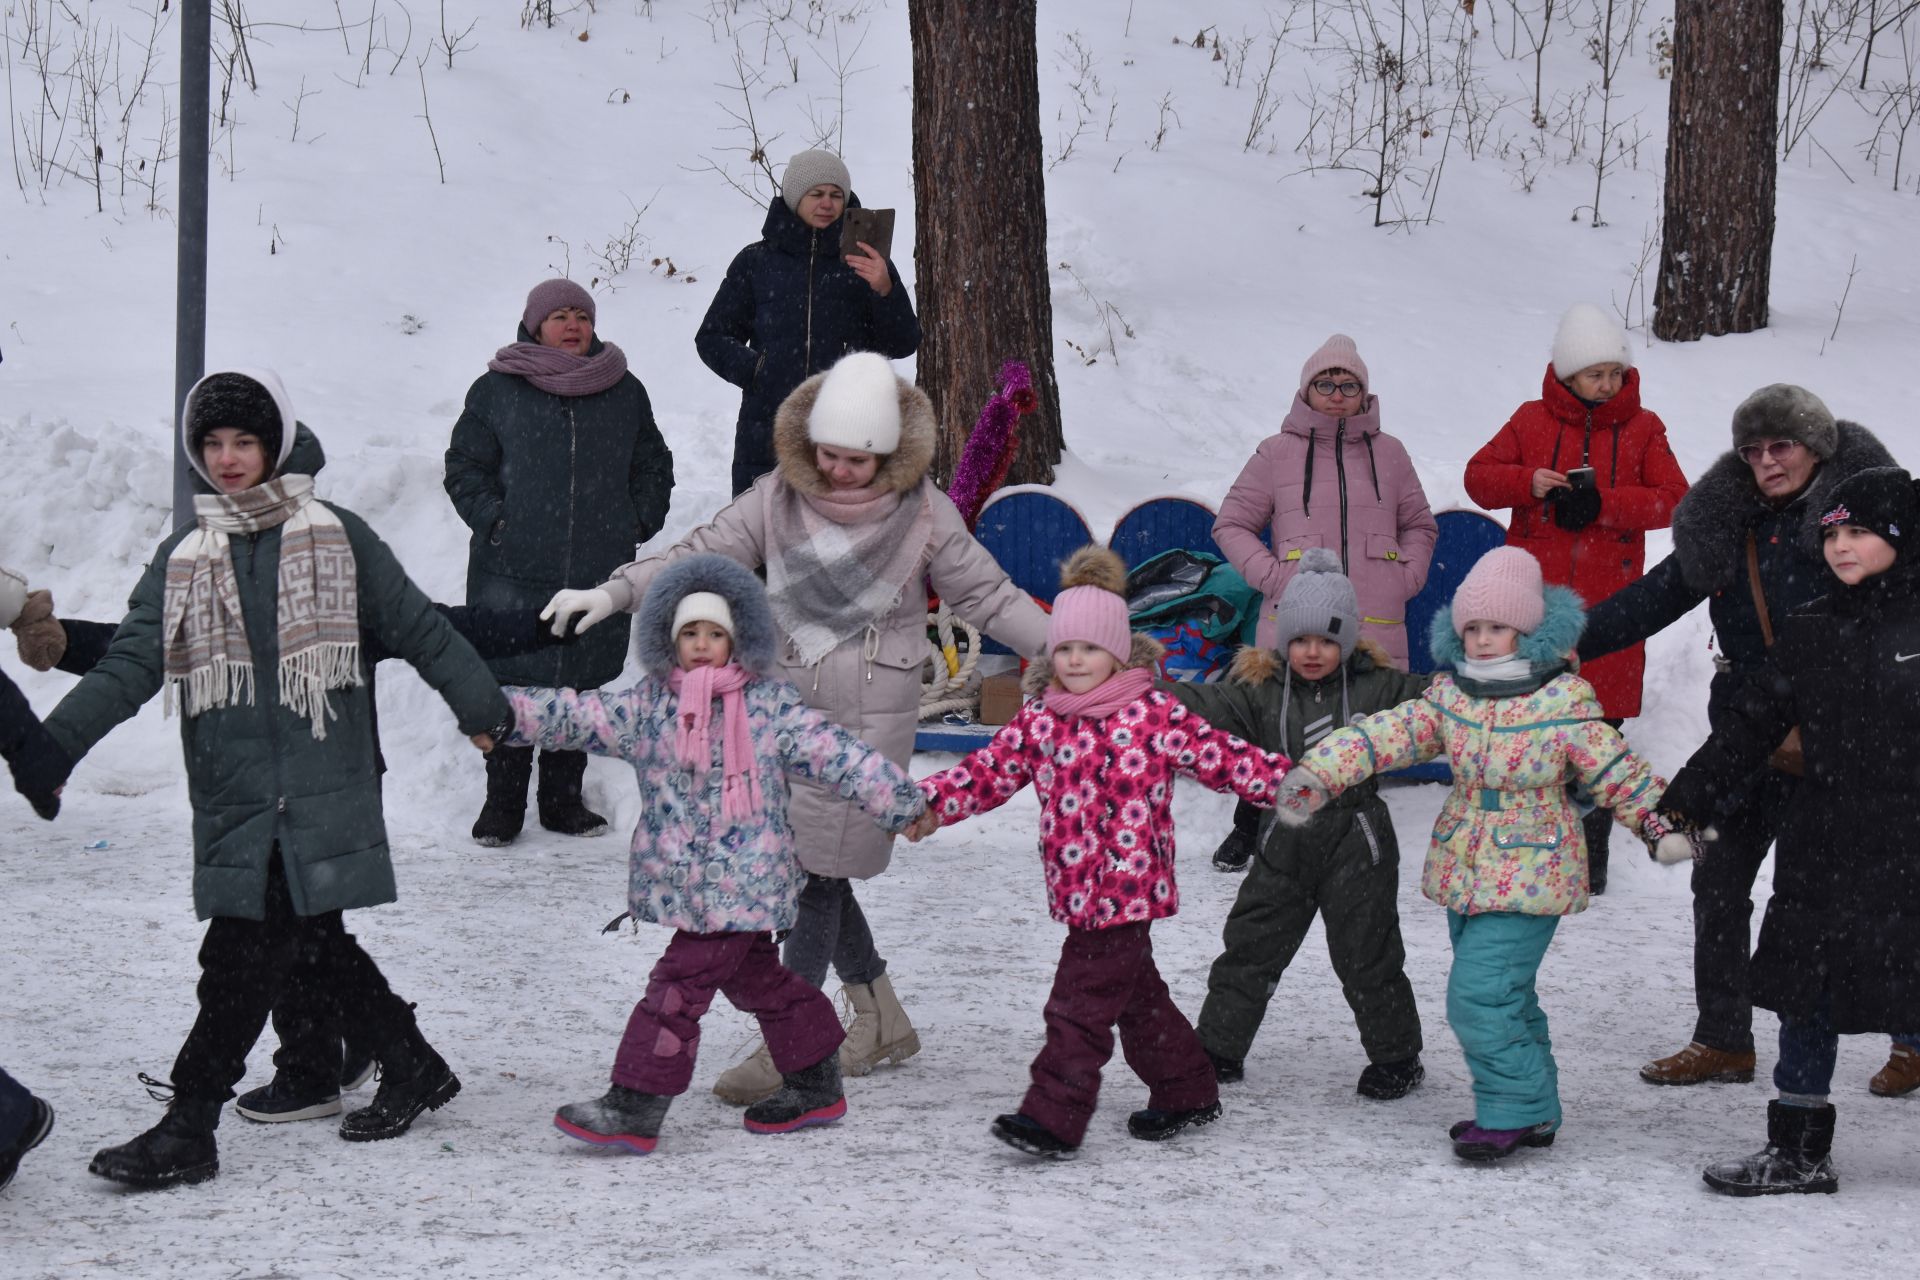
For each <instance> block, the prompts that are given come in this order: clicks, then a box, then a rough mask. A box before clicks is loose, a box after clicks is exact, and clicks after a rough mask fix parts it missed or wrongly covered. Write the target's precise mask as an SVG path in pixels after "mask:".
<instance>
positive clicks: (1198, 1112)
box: [1127, 1102, 1220, 1142]
mask: <svg viewBox="0 0 1920 1280" xmlns="http://www.w3.org/2000/svg"><path fill="white" fill-rule="evenodd" d="M1219 1118H1220V1104H1219V1103H1217V1102H1210V1103H1208V1104H1207V1105H1206V1106H1204V1107H1192V1108H1190V1109H1188V1110H1186V1111H1155V1110H1154V1109H1153V1108H1152V1107H1147V1108H1145V1109H1143V1110H1140V1111H1136V1112H1134V1113H1133V1114H1132V1115H1130V1116H1128V1117H1127V1132H1128V1133H1130V1134H1132V1135H1133V1136H1134V1137H1136V1138H1139V1139H1140V1140H1141V1141H1143V1142H1164V1141H1166V1140H1167V1139H1168V1138H1171V1137H1172V1136H1173V1135H1174V1134H1176V1133H1178V1132H1180V1131H1181V1130H1182V1129H1197V1128H1199V1127H1200V1126H1201V1125H1203V1124H1212V1123H1213V1122H1214V1121H1215V1120H1218V1119H1219Z"/></svg>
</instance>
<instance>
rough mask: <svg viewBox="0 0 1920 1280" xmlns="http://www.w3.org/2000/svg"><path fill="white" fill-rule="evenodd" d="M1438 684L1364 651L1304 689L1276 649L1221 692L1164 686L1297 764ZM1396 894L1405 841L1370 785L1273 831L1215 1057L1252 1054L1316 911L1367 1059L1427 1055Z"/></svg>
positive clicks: (1251, 889)
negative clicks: (1352, 727)
mask: <svg viewBox="0 0 1920 1280" xmlns="http://www.w3.org/2000/svg"><path fill="white" fill-rule="evenodd" d="M1343 679H1344V688H1345V697H1346V704H1345V706H1344V707H1343V706H1342V705H1341V694H1342V686H1343ZM1430 679H1431V677H1429V676H1425V675H1408V674H1407V673H1406V672H1404V671H1398V670H1395V669H1394V668H1393V667H1392V666H1391V665H1390V664H1389V663H1388V661H1387V659H1386V656H1385V654H1384V653H1382V652H1381V651H1380V650H1379V649H1378V648H1376V647H1375V646H1374V645H1373V644H1372V643H1371V642H1369V641H1364V640H1363V641H1361V643H1360V646H1359V647H1358V648H1356V649H1355V650H1354V652H1353V654H1352V656H1350V657H1349V658H1348V659H1347V662H1346V664H1345V670H1344V672H1340V671H1336V672H1334V673H1333V674H1332V675H1329V676H1325V677H1322V678H1321V679H1319V680H1314V681H1308V680H1303V679H1301V678H1300V677H1299V676H1297V675H1295V674H1294V673H1293V672H1292V671H1291V670H1290V669H1289V668H1288V667H1287V665H1286V662H1285V660H1284V658H1282V657H1281V656H1280V655H1279V654H1277V653H1275V652H1273V651H1272V650H1266V649H1252V648H1249V649H1243V650H1242V651H1241V652H1240V654H1239V656H1238V657H1236V658H1235V659H1234V663H1233V669H1232V671H1231V672H1230V673H1229V674H1228V677H1227V679H1225V680H1223V681H1221V682H1220V683H1218V684H1178V683H1169V684H1166V685H1164V686H1163V687H1164V688H1166V689H1167V690H1168V691H1169V692H1170V693H1172V694H1173V695H1174V696H1175V697H1177V698H1179V699H1180V701H1181V702H1183V703H1185V704H1186V705H1187V706H1188V707H1189V708H1190V709H1192V710H1194V711H1197V712H1199V713H1200V714H1201V715H1202V716H1204V717H1206V719H1207V721H1208V722H1209V723H1211V724H1213V725H1214V726H1216V727H1217V728H1221V729H1225V730H1226V731H1227V732H1229V733H1232V734H1236V735H1238V736H1239V737H1242V738H1245V739H1246V740H1247V741H1249V742H1251V743H1253V744H1254V745H1255V746H1258V747H1263V748H1265V749H1266V750H1269V751H1278V752H1282V753H1284V754H1286V755H1287V756H1289V757H1298V756H1299V755H1300V754H1301V753H1302V752H1303V751H1304V750H1305V748H1306V747H1307V746H1308V745H1309V744H1310V743H1311V742H1317V741H1319V740H1320V738H1322V737H1324V736H1325V735H1326V734H1328V733H1330V732H1332V731H1333V730H1335V729H1340V728H1343V727H1345V725H1346V722H1347V719H1348V718H1349V717H1351V716H1355V715H1363V714H1370V713H1372V712H1375V711H1384V710H1386V709H1387V708H1388V707H1393V706H1398V705H1399V704H1400V703H1402V702H1405V701H1406V700H1407V699H1409V698H1415V697H1418V696H1419V695H1420V694H1421V692H1422V691H1424V690H1425V689H1426V687H1427V684H1428V682H1429V680H1430ZM1289 685H1291V689H1290V690H1289ZM1399 885H1400V846H1399V842H1398V841H1397V840H1396V839H1395V837H1394V832H1393V821H1392V819H1391V818H1390V817H1389V816H1388V813H1387V806H1386V802H1385V801H1383V800H1381V799H1380V794H1379V789H1378V785H1377V783H1375V782H1374V781H1372V780H1369V781H1367V782H1365V783H1363V784H1361V785H1359V786H1355V787H1350V788H1348V789H1347V790H1346V791H1344V792H1342V793H1341V794H1340V795H1339V796H1338V797H1337V798H1336V799H1334V800H1332V801H1330V802H1329V803H1328V804H1327V806H1326V808H1325V809H1324V810H1322V811H1321V812H1320V813H1319V814H1317V815H1315V817H1314V818H1313V820H1312V821H1311V822H1309V823H1308V824H1307V825H1306V826H1304V827H1288V826H1284V825H1282V824H1280V823H1278V822H1274V821H1272V820H1270V819H1269V820H1267V821H1265V822H1264V823H1263V824H1262V830H1261V833H1260V840H1259V842H1258V849H1257V852H1256V853H1255V854H1254V857H1253V861H1252V863H1251V865H1250V866H1249V867H1248V869H1247V878H1246V881H1245V882H1244V883H1243V884H1242V885H1241V886H1240V894H1239V896H1238V897H1237V898H1235V899H1234V902H1233V909H1232V910H1231V911H1230V912H1228V914H1227V923H1226V927H1225V929H1224V930H1222V933H1221V941H1222V943H1223V944H1224V950H1222V951H1221V953H1220V957H1219V959H1217V960H1215V961H1214V962H1213V970H1212V972H1211V973H1210V974H1209V975H1208V977H1207V1000H1206V1003H1205V1004H1204V1005H1202V1006H1201V1009H1200V1017H1199V1019H1198V1020H1197V1022H1196V1030H1198V1031H1199V1033H1200V1039H1201V1042H1202V1043H1204V1044H1205V1045H1206V1047H1207V1050H1208V1052H1210V1053H1212V1054H1213V1055H1214V1056H1216V1057H1219V1058H1226V1059H1230V1060H1232V1061H1234V1062H1239V1061H1241V1060H1243V1059H1244V1058H1245V1057H1246V1056H1247V1051H1248V1049H1250V1048H1251V1047H1252V1046H1253V1038H1254V1035H1255V1034H1256V1033H1257V1032H1258V1031H1259V1030H1260V1022H1261V1020H1262V1019H1263V1018H1264V1017H1265V1016H1266V1012H1267V1002H1268V1001H1269V1000H1271V999H1272V998H1273V992H1274V989H1275V988H1276V987H1277V986H1278V985H1279V983H1280V975H1281V974H1282V973H1284V972H1286V968H1287V964H1288V962H1290V961H1291V960H1292V959H1293V954H1294V952H1295V951H1298V950H1299V949H1300V943H1301V942H1302V940H1304V939H1305V938H1306V936H1307V930H1308V929H1309V928H1311V927H1312V925H1313V917H1314V913H1315V912H1319V913H1320V914H1322V915H1323V916H1324V917H1325V919H1326V929H1327V952H1328V955H1329V958H1330V959H1331V960H1332V961H1333V971H1334V973H1335V974H1336V975H1338V976H1339V979H1340V986H1341V989H1342V991H1344V992H1345V994H1346V997H1347V1003H1348V1004H1349V1005H1351V1006H1353V1017H1354V1021H1355V1022H1356V1023H1357V1024H1358V1025H1359V1028H1360V1042H1361V1045H1362V1046H1363V1047H1364V1048H1365V1049H1366V1054H1367V1059H1368V1061H1370V1062H1398V1061H1401V1060H1402V1059H1406V1058H1411V1057H1413V1056H1415V1055H1416V1054H1418V1053H1419V1052H1420V1046H1421V1040H1420V1015H1419V1012H1418V1011H1417V1010H1416V1009H1415V1008H1414V1004H1413V984H1411V983H1410V982H1408V981H1407V975H1406V948H1405V947H1404V946H1403V945H1402V944H1401V941H1400V912H1399V907H1398V904H1397V902H1396V899H1397V896H1398V893H1399Z"/></svg>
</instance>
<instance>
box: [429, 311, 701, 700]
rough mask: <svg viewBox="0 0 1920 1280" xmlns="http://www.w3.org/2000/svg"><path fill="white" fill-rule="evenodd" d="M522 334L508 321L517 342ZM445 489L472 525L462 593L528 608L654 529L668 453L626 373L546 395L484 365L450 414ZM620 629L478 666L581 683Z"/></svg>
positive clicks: (599, 630) (606, 675)
mask: <svg viewBox="0 0 1920 1280" xmlns="http://www.w3.org/2000/svg"><path fill="white" fill-rule="evenodd" d="M532 340H533V339H532V336H531V335H530V334H528V333H527V331H526V328H525V326H522V327H521V329H520V341H522V342H531V341H532ZM602 345H603V344H602V343H601V342H600V340H599V339H598V338H595V339H594V340H593V345H592V346H591V347H589V348H588V349H587V351H588V354H589V355H594V354H598V353H599V351H600V350H601V349H602ZM446 489H447V496H448V497H450V498H452V499H453V505H454V509H455V510H456V511H458V512H459V513H460V518H461V519H462V520H464V521H465V522H466V525H467V528H469V529H471V530H472V531H473V535H472V537H471V539H470V540H469V541H468V544H467V545H468V551H467V603H468V604H470V605H474V606H477V607H479V608H484V609H498V610H503V611H508V610H515V609H540V608H543V607H544V606H545V605H546V603H547V601H548V600H549V599H550V598H552V596H553V593H554V592H556V591H558V590H560V589H561V588H562V587H573V588H576V589H583V588H587V587H597V586H599V585H600V584H601V583H603V582H605V581H606V580H607V579H608V578H609V577H610V576H612V574H613V571H614V570H615V569H617V568H619V567H620V566H621V565H623V564H626V563H628V562H629V561H631V560H632V559H633V558H634V550H635V548H636V547H638V546H639V544H640V543H642V542H645V541H646V540H647V539H648V538H651V537H652V536H653V535H654V534H656V533H658V532H659V531H660V526H661V525H662V524H664V523H666V519H667V503H668V500H669V498H670V497H671V495H672V493H673V454H672V453H671V452H670V451H669V450H668V449H667V444H666V441H665V440H663V439H661V437H660V430H659V428H658V427H656V426H655V425H654V422H653V406H652V405H651V404H650V403H649V402H648V400H647V391H646V388H645V387H643V386H641V385H640V380H639V379H638V378H636V377H634V376H633V375H632V374H631V373H628V374H626V375H625V376H623V377H622V378H621V379H620V381H618V382H616V383H614V384H613V385H612V386H611V387H609V388H607V389H606V390H605V391H601V392H598V393H596V394H594V395H590V396H558V395H554V394H552V393H551V392H547V391H542V390H540V389H539V388H538V387H536V386H534V385H533V384H532V383H531V382H529V381H527V380H526V379H525V378H523V377H520V376H518V375H517V374H510V373H495V372H493V371H491V370H489V371H488V372H486V373H484V374H482V375H481V376H480V378H479V379H478V380H477V381H475V382H474V384H473V386H472V388H471V389H469V390H468V392H467V404H466V408H465V409H464V410H463V411H462V412H461V414H460V420H459V421H458V422H456V423H455V424H454V426H453V440H452V442H451V443H450V444H449V445H448V446H447V476H446ZM629 631H630V628H629V627H626V626H604V625H603V626H600V627H596V628H594V629H593V630H591V631H588V632H587V633H586V634H584V635H582V636H580V637H579V638H578V639H577V640H575V641H573V643H571V644H566V645H559V646H556V647H553V648H549V649H544V650H541V651H539V652H535V653H527V654H521V655H518V656H516V657H511V658H496V659H495V660H494V661H493V662H491V663H490V664H489V665H490V666H491V667H492V669H493V674H494V676H495V677H496V678H497V679H498V680H499V681H500V683H502V684H530V685H543V686H548V687H559V688H568V689H592V688H595V687H597V686H599V685H603V684H605V683H607V682H608V681H609V680H612V679H614V678H615V677H617V676H618V675H619V674H620V669H621V667H622V666H624V665H625V664H626V660H627V637H628V633H629Z"/></svg>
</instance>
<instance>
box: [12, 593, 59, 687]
mask: <svg viewBox="0 0 1920 1280" xmlns="http://www.w3.org/2000/svg"><path fill="white" fill-rule="evenodd" d="M13 634H14V635H15V636H16V637H17V638H18V639H19V643H20V661H22V662H24V663H26V664H27V665H28V666H30V667H32V668H33V669H34V670H35V671H51V670H53V666H54V664H55V663H56V662H58V661H60V659H61V658H62V657H63V656H64V655H65V654H66V652H67V629H66V628H65V627H63V626H61V625H60V619H58V618H56V617H54V616H53V593H52V592H51V591H47V590H44V589H43V590H40V591H29V592H28V593H27V603H26V604H25V605H24V606H23V607H22V608H21V610H20V616H19V617H18V618H15V619H14V620H13Z"/></svg>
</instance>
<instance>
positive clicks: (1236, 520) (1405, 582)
mask: <svg viewBox="0 0 1920 1280" xmlns="http://www.w3.org/2000/svg"><path fill="white" fill-rule="evenodd" d="M1269 529H1271V530H1272V535H1273V536H1272V538H1271V546H1268V545H1267V544H1263V543H1262V542H1261V540H1260V535H1261V534H1263V533H1266V532H1267V531H1268V530H1269ZM1439 536H1440V526H1439V525H1438V524H1437V523H1436V522H1435V521H1434V518H1433V511H1432V509H1431V508H1429V507H1428V506H1427V495H1426V491H1425V490H1423V489H1422V488H1421V487H1420V477H1419V476H1418V475H1417V474H1416V473H1415V472H1414V469H1413V459H1412V458H1410V457H1409V456H1407V449H1406V446H1405V445H1403V444H1401V443H1400V442H1399V441H1398V440H1397V439H1395V438H1394V437H1392V436H1390V435H1388V434H1387V433H1386V432H1384V431H1382V430H1381V429H1380V397H1378V396H1376V395H1374V394H1373V393H1372V391H1371V390H1370V389H1369V385H1368V380H1367V365H1366V362H1365V361H1364V360H1362V359H1361V358H1360V352H1359V351H1358V349H1356V348H1355V346H1354V343H1353V339H1352V338H1349V337H1348V336H1347V335H1345V334H1344V333H1336V334H1334V335H1333V336H1332V337H1331V338H1328V339H1327V340H1326V342H1325V343H1323V344H1322V345H1321V347H1320V349H1319V350H1318V351H1316V352H1314V353H1313V354H1312V355H1311V356H1309V357H1307V362H1306V364H1304V365H1302V366H1301V368H1300V392H1299V394H1298V395H1297V396H1295V397H1294V401H1293V405H1292V407H1291V408H1290V409H1289V410H1288V411H1287V416H1286V420H1285V421H1284V422H1282V423H1281V424H1280V431H1279V433H1278V434H1277V435H1271V436H1268V437H1267V438H1266V439H1265V440H1262V441H1261V442H1260V447H1259V448H1258V449H1255V450H1254V452H1253V457H1252V458H1251V459H1250V460H1248V462H1247V465H1246V466H1245V467H1244V468H1242V469H1241V472H1240V478H1239V479H1238V480H1235V481H1234V482H1233V488H1231V489H1229V490H1227V496H1226V499H1225V500H1224V501H1223V502H1221V504H1220V518H1219V519H1218V520H1216V521H1215V522H1214V525H1213V539H1214V541H1215V542H1217V543H1219V544H1220V550H1221V551H1223V552H1225V553H1226V557H1227V559H1228V560H1230V561H1231V562H1232V563H1233V567H1234V568H1236V569H1238V570H1239V571H1240V574H1241V576H1242V577H1244V578H1245V579H1246V580H1247V581H1248V582H1249V583H1251V584H1252V585H1253V587H1254V589H1255V590H1256V591H1259V592H1260V593H1261V594H1262V595H1264V596H1265V597H1266V605H1265V607H1264V608H1263V609H1262V611H1261V614H1260V628H1259V631H1258V633H1257V636H1256V642H1257V643H1258V644H1259V645H1260V647H1261V648H1263V649H1271V648H1273V647H1274V644H1275V641H1276V639H1277V635H1276V631H1277V629H1278V627H1279V621H1278V609H1279V606H1280V593H1281V592H1282V591H1283V590H1285V588H1286V585H1287V583H1288V582H1290V581H1291V580H1292V578H1293V575H1294V571H1295V570H1296V569H1297V568H1298V566H1299V564H1300V557H1301V555H1302V554H1303V553H1304V552H1305V551H1306V550H1307V548H1308V547H1327V548H1330V549H1331V550H1333V551H1335V552H1337V553H1338V554H1339V556H1340V565H1341V569H1342V571H1343V572H1344V573H1345V574H1346V575H1347V577H1348V578H1349V579H1350V580H1352V582H1353V589H1354V593H1355V595H1357V596H1358V597H1359V600H1360V634H1361V635H1362V636H1364V637H1366V638H1368V639H1371V640H1374V641H1376V642H1378V644H1379V645H1380V647H1381V648H1383V649H1385V650H1386V651H1387V655H1388V656H1389V657H1390V658H1392V659H1393V664H1394V665H1395V666H1397V667H1399V668H1400V669H1401V670H1403V671H1405V670H1407V669H1408V666H1407V654H1408V650H1407V601H1409V600H1411V599H1413V597H1414V596H1416V595H1418V594H1419V593H1420V588H1421V587H1423V586H1425V585H1426V583H1427V570H1428V569H1429V568H1430V567H1432V564H1433V544H1434V542H1435V541H1436V540H1437V539H1438V538H1439ZM1258 821H1259V815H1258V813H1257V812H1256V811H1255V810H1254V809H1253V808H1252V807H1250V806H1248V805H1244V804H1243V805H1240V806H1238V807H1237V808H1235V809H1234V812H1233V830H1232V831H1231V832H1229V833H1228V835H1227V838H1226V840H1225V841H1224V842H1223V843H1222V844H1221V846H1220V848H1219V850H1218V851H1217V852H1216V853H1215V854H1214V855H1213V865H1214V866H1216V867H1218V868H1219V869H1220V870H1222V871H1242V870H1245V868H1246V865H1247V859H1248V858H1249V857H1250V856H1251V855H1252V853H1253V846H1254V832H1255V828H1256V826H1257V825H1258Z"/></svg>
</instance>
